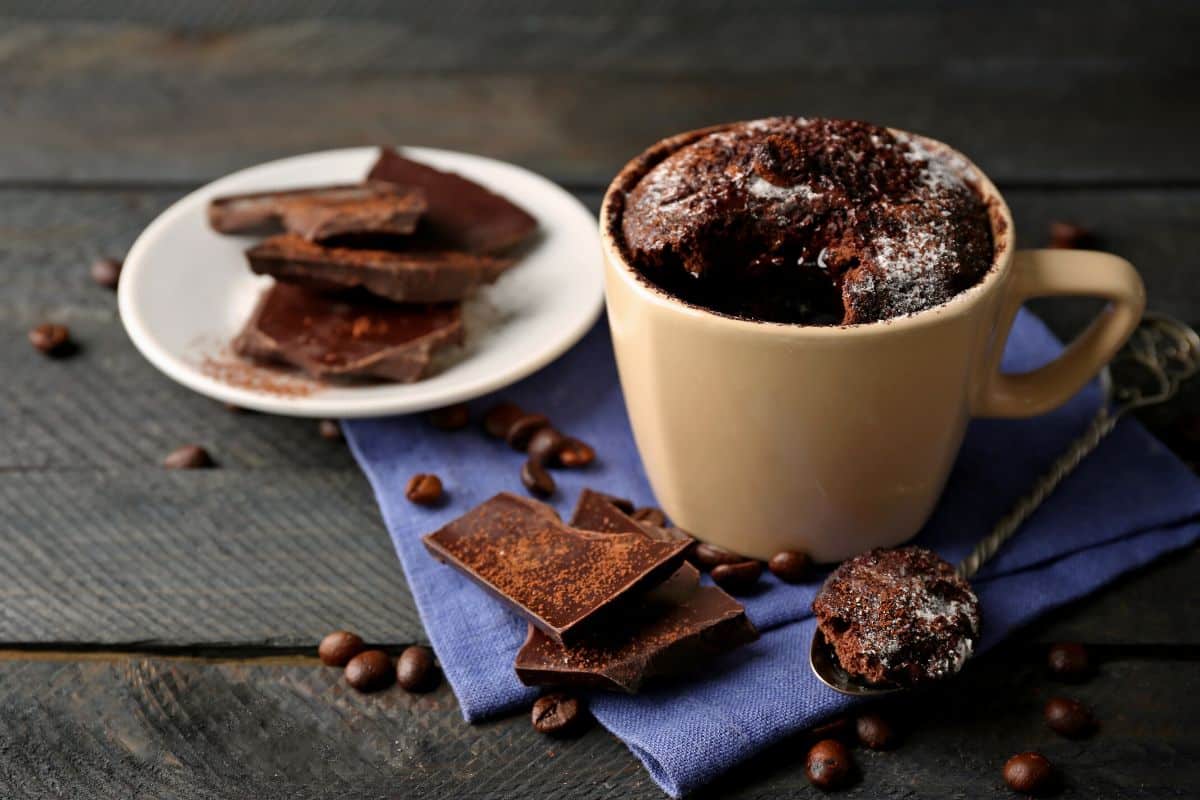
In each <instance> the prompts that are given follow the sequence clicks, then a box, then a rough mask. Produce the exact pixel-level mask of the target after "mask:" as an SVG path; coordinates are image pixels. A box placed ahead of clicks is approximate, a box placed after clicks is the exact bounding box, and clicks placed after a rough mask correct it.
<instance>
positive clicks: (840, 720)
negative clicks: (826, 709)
mask: <svg viewBox="0 0 1200 800" xmlns="http://www.w3.org/2000/svg"><path fill="white" fill-rule="evenodd" d="M856 736H857V734H856V733H855V732H854V726H853V725H852V724H851V721H850V718H849V717H834V718H833V719H831V720H829V721H828V722H825V723H822V724H821V725H818V726H817V727H815V728H813V729H812V730H811V731H809V741H820V740H821V739H837V740H838V741H841V742H848V741H850V740H851V739H853V738H855V737H856Z"/></svg>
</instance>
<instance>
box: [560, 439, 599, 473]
mask: <svg viewBox="0 0 1200 800" xmlns="http://www.w3.org/2000/svg"><path fill="white" fill-rule="evenodd" d="M595 460H596V451H595V450H594V449H593V448H592V446H591V445H590V444H588V443H587V442H584V441H582V440H580V439H575V438H572V437H570V436H568V437H567V440H566V441H565V442H564V443H563V446H562V448H561V449H560V450H559V451H558V463H559V464H562V465H563V466H564V467H567V468H569V469H573V468H575V467H586V466H588V465H589V464H591V463H592V462H593V461H595Z"/></svg>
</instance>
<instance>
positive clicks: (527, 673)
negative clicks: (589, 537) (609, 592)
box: [515, 489, 758, 693]
mask: <svg viewBox="0 0 1200 800" xmlns="http://www.w3.org/2000/svg"><path fill="white" fill-rule="evenodd" d="M614 501H615V502H622V501H620V500H619V499H618V498H610V497H608V496H607V495H603V494H600V493H599V492H593V491H591V490H588V489H585V490H584V492H583V494H582V495H581V496H580V498H579V503H578V505H577V506H576V509H575V515H574V516H573V517H572V518H571V524H572V525H574V526H576V527H580V528H587V527H589V526H592V525H595V526H596V527H595V528H594V529H595V530H598V531H607V532H612V533H617V532H626V531H633V530H637V529H639V528H640V529H641V531H642V533H643V534H644V535H647V536H649V537H652V538H657V537H659V536H679V535H681V534H678V533H675V532H670V531H664V530H663V529H660V528H651V527H649V526H639V524H638V522H637V521H636V520H633V519H632V518H631V517H629V516H628V515H627V514H625V513H624V512H623V511H621V510H620V508H618V507H617V506H616V505H615V504H614ZM699 579H700V573H699V571H697V569H696V568H695V567H693V566H692V565H691V564H687V563H685V564H683V565H682V566H681V567H680V568H679V569H678V570H677V571H676V572H675V574H674V575H672V576H671V577H670V578H668V579H667V580H666V581H664V582H663V583H662V584H660V585H659V586H656V587H655V588H654V589H652V590H651V591H649V592H647V593H646V594H645V595H643V597H642V600H641V602H640V603H638V604H637V605H636V606H632V607H631V608H630V609H629V610H628V611H627V612H626V614H625V615H624V616H623V617H622V618H621V619H620V620H619V621H618V622H615V623H613V624H610V625H608V626H606V627H603V628H600V629H597V630H594V631H590V632H588V633H586V634H585V635H584V636H583V637H582V638H581V639H580V640H579V641H578V642H576V643H574V644H572V645H570V646H567V647H564V646H563V645H561V644H558V643H557V642H554V641H553V640H551V639H550V638H549V637H548V636H546V635H545V634H543V633H542V632H541V631H539V630H537V629H536V628H534V627H533V626H532V625H531V626H530V627H529V633H528V635H527V636H526V638H525V644H524V645H523V646H522V647H521V650H520V652H519V653H518V654H517V660H516V664H515V667H516V671H517V677H518V678H520V680H521V682H522V683H525V684H527V685H531V686H536V685H555V686H579V687H590V688H599V689H608V690H614V691H624V692H630V693H633V692H636V691H638V690H639V689H640V688H641V686H642V685H643V683H645V682H646V681H647V680H649V679H651V678H654V677H658V676H663V675H671V674H677V673H680V672H686V671H688V670H690V669H692V668H694V667H695V665H696V664H697V663H700V662H702V661H703V660H705V659H706V658H708V657H711V656H713V655H716V654H719V653H723V652H725V651H727V650H732V649H733V648H735V647H738V646H740V645H742V644H747V643H749V642H752V641H754V640H755V639H757V638H758V631H757V630H755V628H754V626H753V625H752V624H751V623H750V621H749V620H748V619H747V618H746V611H745V609H744V608H742V606H741V604H739V603H738V602H737V601H736V600H734V599H733V598H732V597H730V596H729V595H728V594H726V593H725V592H723V591H722V590H721V589H719V588H717V587H715V586H703V587H701V586H699Z"/></svg>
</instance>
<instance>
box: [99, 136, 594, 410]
mask: <svg viewBox="0 0 1200 800" xmlns="http://www.w3.org/2000/svg"><path fill="white" fill-rule="evenodd" d="M401 152H403V153H404V155H406V156H408V157H409V158H412V159H414V160H416V161H422V162H425V163H428V164H431V165H432V166H435V167H438V168H439V169H444V170H448V171H452V172H457V173H459V174H460V175H463V176H465V177H468V178H470V179H471V180H473V181H476V182H478V183H480V184H482V185H483V186H486V187H488V188H489V189H491V190H492V191H495V192H497V193H499V194H502V195H504V196H505V197H507V198H509V199H510V200H512V201H513V202H515V203H518V204H519V205H520V206H521V207H523V208H524V209H525V210H526V211H528V212H529V213H530V214H532V215H533V216H534V217H536V218H537V221H538V225H539V237H538V239H537V241H536V242H535V243H534V244H533V245H532V246H531V247H529V248H528V249H527V250H526V251H525V253H524V256H523V257H522V258H521V261H520V262H519V263H518V264H517V266H516V267H514V268H513V269H511V270H509V271H508V272H507V273H506V274H504V275H503V276H502V277H501V278H500V280H498V281H497V282H496V284H495V285H493V286H490V287H487V288H485V289H484V290H482V291H481V292H480V293H479V295H478V297H477V298H476V299H475V300H473V301H471V302H470V303H468V304H467V306H466V308H465V314H464V317H465V320H466V324H467V343H466V346H465V347H464V348H463V349H462V351H461V352H459V353H457V354H455V355H454V356H452V357H450V358H449V359H448V360H447V361H448V363H447V364H445V365H444V367H443V368H442V369H441V370H440V371H439V372H437V373H436V374H435V375H433V376H432V377H430V378H427V379H426V380H423V381H419V382H417V383H411V384H394V383H392V384H388V383H377V384H363V385H332V386H327V385H322V384H319V383H317V382H315V381H311V380H309V379H307V378H304V377H303V376H300V375H299V374H298V373H291V372H286V371H281V370H276V369H272V368H254V367H250V366H243V365H242V363H241V362H240V361H239V360H237V359H236V357H235V356H233V355H232V353H230V352H229V349H228V346H229V342H230V340H231V339H232V338H233V337H234V336H235V335H236V334H237V332H238V331H239V330H240V329H241V326H242V324H243V323H244V322H245V321H246V319H247V317H248V316H249V314H250V311H251V309H252V308H253V306H254V302H255V300H256V299H257V298H258V296H259V294H260V292H261V291H262V290H263V288H265V287H266V286H269V285H270V282H271V279H270V278H266V277H263V276H258V275H254V274H253V273H251V272H250V269H249V267H248V266H247V265H246V259H245V257H244V256H243V251H244V250H245V249H246V248H247V247H248V246H249V245H250V244H251V243H252V242H253V241H255V240H254V239H253V238H252V237H240V236H223V235H221V234H218V233H216V232H215V231H213V230H212V229H211V228H209V227H208V222H207V218H206V208H207V206H208V202H209V200H210V199H212V198H213V197H214V196H216V195H222V194H230V193H238V192H254V191H265V190H271V189H287V188H292V187H299V186H313V185H319V184H326V183H347V182H354V181H358V180H361V179H362V178H363V177H364V176H365V175H366V173H367V170H368V169H369V168H370V165H371V164H372V163H373V162H374V159H375V157H376V155H377V153H378V151H377V150H376V149H375V148H373V147H356V148H349V149H346V150H329V151H326V152H323V153H311V154H309V155H303V156H296V157H294V158H285V159H282V160H280V161H272V162H269V163H267V164H261V165H259V166H256V167H251V168H249V169H244V170H242V171H240V172H235V173H234V174H232V175H229V176H226V177H224V178H221V179H220V180H218V181H214V182H213V183H210V184H208V185H207V186H204V187H203V188H201V189H198V190H196V191H195V192H192V193H191V194H189V195H188V196H187V197H184V198H183V199H182V200H180V201H179V202H177V203H175V204H174V205H173V206H171V207H170V208H168V209H167V210H166V211H164V212H163V213H162V214H161V215H159V217H158V218H157V219H156V220H154V222H152V223H151V224H150V226H149V227H148V228H146V230H145V231H143V232H142V235H141V236H139V237H138V240H137V242H135V243H134V245H133V248H132V249H131V250H130V251H129V255H128V256H127V258H126V259H125V267H124V269H123V270H122V273H121V284H120V291H119V305H120V310H121V320H122V321H123V322H124V324H125V329H126V330H127V331H128V332H129V336H130V338H131V339H133V343H134V344H135V345H136V346H137V348H138V349H139V350H140V351H141V352H142V354H143V355H144V356H146V358H148V359H149V360H150V362H151V363H152V364H154V365H155V366H156V367H158V368H159V369H160V370H162V371H163V372H165V373H166V374H167V375H169V376H170V377H171V378H173V379H175V380H176V381H178V382H179V383H182V384H183V385H184V386H187V387H188V388H190V389H194V390H195V391H197V392H200V393H202V394H205V395H208V396H209V397H213V398H215V399H217V400H221V401H223V402H226V403H232V404H234V405H237V406H241V407H244V408H252V409H256V410H258V411H266V412H270V413H275V414H288V415H293V416H304V417H369V416H379V415H384V414H402V413H409V412H414V411H423V410H426V409H430V408H438V407H440V406H445V405H449V404H451V403H457V402H460V401H463V400H469V399H471V398H473V397H477V396H479V395H482V394H486V393H488V392H491V391H494V390H496V389H499V388H501V387H503V386H507V385H508V384H510V383H513V382H514V381H517V380H520V379H521V378H523V377H525V376H526V375H529V374H530V373H532V372H534V371H536V370H538V369H540V368H541V367H543V366H545V365H546V364H548V363H549V362H551V361H553V360H554V359H555V358H557V357H558V356H559V355H561V354H562V353H563V352H565V351H566V350H567V349H568V348H570V347H571V345H573V344H575V342H577V341H579V339H580V338H581V337H582V336H583V335H584V334H585V333H586V332H587V331H588V329H589V328H591V326H592V324H593V323H594V322H595V321H596V318H597V317H598V316H599V314H600V309H601V307H602V305H603V302H604V287H603V274H602V273H603V270H602V266H601V255H600V241H599V234H598V232H597V228H596V221H595V219H594V218H593V216H592V215H591V213H590V212H588V210H587V209H586V208H584V207H583V205H582V204H580V203H579V201H578V200H576V199H575V198H574V197H572V196H571V195H570V194H568V193H567V192H566V191H564V190H563V189H561V188H560V187H558V186H556V185H555V184H553V183H551V182H550V181H548V180H546V179H545V178H543V177H541V176H540V175H535V174H534V173H532V172H530V171H528V170H525V169H522V168H520V167H517V166H514V165H512V164H505V163H503V162H500V161H494V160H492V159H489V158H483V157H481V156H473V155H468V154H466V153H454V152H450V151H446V150H432V149H428V148H421V147H407V148H403V149H402V150H401ZM256 371H261V375H257V374H256ZM259 378H261V380H260V379H259Z"/></svg>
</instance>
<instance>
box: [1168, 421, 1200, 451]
mask: <svg viewBox="0 0 1200 800" xmlns="http://www.w3.org/2000/svg"><path fill="white" fill-rule="evenodd" d="M1170 436H1171V438H1170V441H1169V443H1170V444H1171V447H1172V449H1174V450H1177V451H1178V452H1180V453H1183V454H1185V455H1188V456H1196V455H1200V414H1185V415H1183V416H1181V417H1179V418H1178V419H1176V420H1175V423H1174V424H1173V425H1172V426H1171V433H1170Z"/></svg>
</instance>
